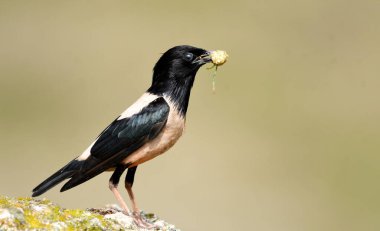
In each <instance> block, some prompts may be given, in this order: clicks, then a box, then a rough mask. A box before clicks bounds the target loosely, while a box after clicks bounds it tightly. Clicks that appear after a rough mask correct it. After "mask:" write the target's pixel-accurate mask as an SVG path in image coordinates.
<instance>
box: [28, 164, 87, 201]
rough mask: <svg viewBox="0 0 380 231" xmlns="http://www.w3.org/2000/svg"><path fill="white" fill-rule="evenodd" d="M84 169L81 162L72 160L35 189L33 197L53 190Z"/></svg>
mask: <svg viewBox="0 0 380 231" xmlns="http://www.w3.org/2000/svg"><path fill="white" fill-rule="evenodd" d="M81 168H82V163H81V161H77V160H72V161H71V162H70V163H68V164H67V165H66V166H64V167H63V168H61V169H60V170H58V171H57V172H56V173H54V174H53V175H51V176H50V177H49V178H47V179H46V180H44V181H43V182H42V183H41V184H39V185H38V186H37V187H35V188H34V189H33V194H32V197H36V196H39V195H41V194H43V193H45V192H46V191H48V190H49V189H51V188H53V187H54V186H56V185H57V184H59V183H61V182H62V181H64V180H66V179H68V178H70V177H72V176H73V175H74V174H76V173H77V172H79V171H80V170H81Z"/></svg>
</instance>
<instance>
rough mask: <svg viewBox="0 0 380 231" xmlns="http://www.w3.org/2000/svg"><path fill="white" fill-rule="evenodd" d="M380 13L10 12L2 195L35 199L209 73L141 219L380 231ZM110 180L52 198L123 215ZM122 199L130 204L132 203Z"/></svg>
mask: <svg viewBox="0 0 380 231" xmlns="http://www.w3.org/2000/svg"><path fill="white" fill-rule="evenodd" d="M379 12H380V3H379V1H375V0H373V1H371V0H365V1H343V0H329V1H327V0H324V1H318V0H305V1H274V0H266V1H263V0H250V1H240V0H236V1H26V0H25V1H6V0H1V1H0V87H1V90H0V110H1V113H0V147H1V154H0V157H1V162H0V182H1V186H0V194H2V195H7V196H28V195H30V194H31V193H30V192H31V190H32V188H33V187H34V186H36V185H37V184H38V183H40V182H41V181H42V180H43V179H45V178H46V177H48V176H49V175H50V174H52V173H53V172H54V171H56V170H57V169H59V168H60V167H61V166H63V165H64V164H65V163H66V162H68V161H69V160H71V159H72V158H74V157H76V156H77V155H79V154H80V153H82V152H83V150H84V149H86V148H87V146H88V145H89V144H90V143H91V142H92V140H93V139H94V138H95V137H96V136H97V135H98V133H99V132H100V131H101V130H102V129H103V128H105V127H106V126H107V125H108V123H109V122H111V121H112V120H113V119H114V118H115V117H116V116H118V114H119V113H120V112H122V111H123V110H124V109H125V108H126V107H127V106H129V105H130V104H131V103H133V102H134V101H135V100H136V99H137V98H138V97H139V96H140V95H141V94H142V93H143V92H144V91H145V90H146V89H147V88H148V86H149V85H150V82H151V74H152V68H153V65H154V63H155V62H156V61H157V59H158V58H159V57H160V54H161V53H162V52H164V51H166V50H167V49H168V48H170V47H172V46H175V45H180V44H191V45H195V46H199V47H202V48H205V49H211V50H212V49H223V50H226V51H228V52H229V55H230V60H229V62H228V63H227V64H226V65H224V66H223V67H221V68H220V69H219V71H218V74H217V85H216V88H217V89H216V90H217V92H216V94H213V93H212V80H211V74H212V72H211V71H209V70H207V69H206V68H202V69H201V70H200V71H199V73H198V75H197V79H196V82H195V85H194V88H193V92H192V97H191V100H190V108H189V112H188V116H187V128H186V132H185V135H184V136H183V137H182V139H181V140H180V141H179V142H178V143H177V145H175V146H174V148H172V149H171V150H170V151H169V152H167V153H166V154H165V155H163V156H160V157H159V158H156V159H154V160H153V161H150V162H148V163H146V164H144V165H142V166H140V167H139V169H138V171H137V175H136V182H135V185H134V189H135V192H136V194H137V199H138V202H139V204H140V207H141V208H142V209H143V210H145V211H152V212H156V213H158V214H159V215H160V216H161V217H162V218H164V219H166V220H168V221H169V222H172V223H174V224H175V225H177V226H178V227H179V228H181V229H182V230H262V231H264V230H265V231H266V230H276V231H277V230H282V231H287V230H289V231H295V230H300V231H304V230H308V231H309V230H316V231H317V230H318V231H319V230H345V231H348V230H366V231H368V230H379V229H380V197H379V195H380V186H379V179H380V178H379V177H380V170H379V164H380V155H379V151H380V142H379V141H380V140H379V138H380V132H379V130H380V122H379V116H380V105H379V101H380V100H379V99H380V91H379V88H380V79H379V73H380V46H379V41H380V14H379ZM109 177H110V173H104V174H102V175H100V176H99V177H96V178H94V179H93V180H91V181H89V182H87V183H86V184H83V185H81V186H79V187H76V188H74V189H72V190H70V191H68V192H65V193H59V187H56V188H54V189H52V190H51V191H49V192H47V193H46V194H44V196H45V197H47V198H49V199H51V200H53V201H55V202H57V203H59V204H60V205H62V206H64V207H68V208H86V207H94V206H102V205H104V204H107V203H115V202H116V201H115V199H114V197H113V195H112V193H111V192H110V191H109V189H108V178H109ZM123 195H124V196H125V197H127V195H126V193H125V192H123Z"/></svg>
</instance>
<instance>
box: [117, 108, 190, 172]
mask: <svg viewBox="0 0 380 231" xmlns="http://www.w3.org/2000/svg"><path fill="white" fill-rule="evenodd" d="M184 128H185V120H184V118H183V117H182V116H180V115H179V114H177V113H176V112H173V111H171V112H170V114H169V118H168V121H167V123H166V126H165V127H164V128H163V130H162V132H161V133H160V134H159V135H158V136H157V137H156V138H154V139H153V140H151V141H149V142H148V143H146V144H144V145H143V146H142V147H141V148H139V149H138V150H136V151H135V152H133V153H132V154H131V155H129V156H128V157H127V158H125V159H124V160H123V163H124V164H126V165H128V166H130V167H133V166H137V165H139V164H142V163H144V162H145V161H148V160H150V159H153V158H154V157H156V156H158V155H160V154H162V153H164V152H165V151H167V150H168V149H169V148H170V147H172V146H173V145H174V144H175V143H176V141H177V140H178V139H179V137H181V135H182V133H183V131H184Z"/></svg>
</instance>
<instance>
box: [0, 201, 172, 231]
mask: <svg viewBox="0 0 380 231" xmlns="http://www.w3.org/2000/svg"><path fill="white" fill-rule="evenodd" d="M142 216H143V217H144V218H145V219H146V220H147V221H149V222H150V223H153V224H154V226H155V228H154V230H168V231H176V230H179V229H176V228H175V226H174V225H171V224H169V223H167V222H165V221H163V220H160V219H159V218H158V217H157V216H156V215H155V214H147V213H144V212H142ZM3 230H141V229H139V228H138V227H137V226H136V225H135V224H134V223H133V219H132V218H131V217H129V216H127V215H125V214H123V213H122V212H121V210H120V209H119V208H118V206H116V205H111V206H106V207H105V208H100V209H95V208H91V209H87V210H81V209H65V208H61V207H60V206H58V205H56V204H54V203H53V202H51V201H49V200H47V199H34V198H10V197H4V196H0V231H3Z"/></svg>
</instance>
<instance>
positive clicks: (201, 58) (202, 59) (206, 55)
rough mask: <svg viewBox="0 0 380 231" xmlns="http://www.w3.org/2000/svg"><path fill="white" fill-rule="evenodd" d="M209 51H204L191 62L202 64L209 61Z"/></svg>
mask: <svg viewBox="0 0 380 231" xmlns="http://www.w3.org/2000/svg"><path fill="white" fill-rule="evenodd" d="M211 61H212V60H211V52H210V51H206V52H205V53H204V54H203V55H200V56H198V57H196V58H195V59H194V61H193V64H198V65H203V64H205V63H209V62H211Z"/></svg>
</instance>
